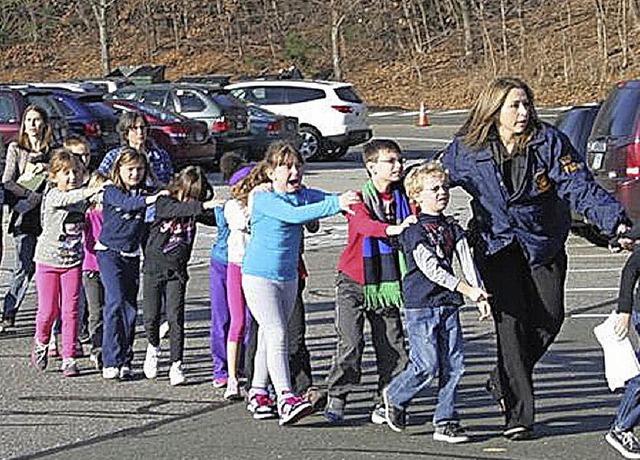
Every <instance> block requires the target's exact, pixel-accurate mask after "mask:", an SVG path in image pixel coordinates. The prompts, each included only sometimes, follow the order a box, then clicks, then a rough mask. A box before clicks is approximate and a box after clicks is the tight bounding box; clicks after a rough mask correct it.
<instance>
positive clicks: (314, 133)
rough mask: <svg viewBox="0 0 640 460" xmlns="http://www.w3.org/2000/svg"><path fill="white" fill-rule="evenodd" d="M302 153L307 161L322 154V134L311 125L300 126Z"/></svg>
mask: <svg viewBox="0 0 640 460" xmlns="http://www.w3.org/2000/svg"><path fill="white" fill-rule="evenodd" d="M300 137H301V138H302V144H301V145H300V154H301V155H302V158H304V160H305V161H313V160H316V159H318V158H320V157H321V156H322V136H320V133H319V132H318V130H317V129H315V128H312V127H311V126H303V127H302V128H300Z"/></svg>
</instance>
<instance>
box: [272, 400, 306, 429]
mask: <svg viewBox="0 0 640 460" xmlns="http://www.w3.org/2000/svg"><path fill="white" fill-rule="evenodd" d="M311 412H313V406H312V405H311V403H310V402H309V401H307V400H306V399H303V398H301V397H300V396H296V395H293V394H292V395H290V396H288V397H286V398H284V397H283V398H282V399H281V401H279V402H278V414H279V415H280V421H279V423H280V426H284V425H292V424H294V423H296V422H297V421H298V420H300V419H301V418H303V417H306V416H307V415H309V414H310V413H311Z"/></svg>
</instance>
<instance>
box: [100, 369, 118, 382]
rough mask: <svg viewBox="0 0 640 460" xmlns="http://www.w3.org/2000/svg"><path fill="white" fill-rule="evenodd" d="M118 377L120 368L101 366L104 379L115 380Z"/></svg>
mask: <svg viewBox="0 0 640 460" xmlns="http://www.w3.org/2000/svg"><path fill="white" fill-rule="evenodd" d="M118 377H120V369H118V368H117V367H103V368H102V378H103V379H106V380H115V379H117V378H118Z"/></svg>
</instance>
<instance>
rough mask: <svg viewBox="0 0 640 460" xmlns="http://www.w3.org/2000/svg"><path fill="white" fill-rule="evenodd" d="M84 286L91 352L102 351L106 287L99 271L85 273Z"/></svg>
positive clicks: (83, 275)
mask: <svg viewBox="0 0 640 460" xmlns="http://www.w3.org/2000/svg"><path fill="white" fill-rule="evenodd" d="M82 286H83V288H84V293H85V296H86V305H87V309H86V310H87V311H88V313H89V335H90V336H91V351H92V352H99V351H101V349H102V327H103V324H102V314H103V311H104V286H103V285H102V278H101V277H100V272H99V271H84V272H83V273H82Z"/></svg>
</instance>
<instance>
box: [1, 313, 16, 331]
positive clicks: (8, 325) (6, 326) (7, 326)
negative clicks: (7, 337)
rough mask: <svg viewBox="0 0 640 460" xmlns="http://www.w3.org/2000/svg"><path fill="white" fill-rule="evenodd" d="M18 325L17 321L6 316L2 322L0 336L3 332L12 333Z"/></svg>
mask: <svg viewBox="0 0 640 460" xmlns="http://www.w3.org/2000/svg"><path fill="white" fill-rule="evenodd" d="M15 325H16V319H15V318H14V317H12V316H5V317H4V318H3V319H2V320H1V321H0V334H1V333H3V332H11V330H13V328H14V327H15Z"/></svg>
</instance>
